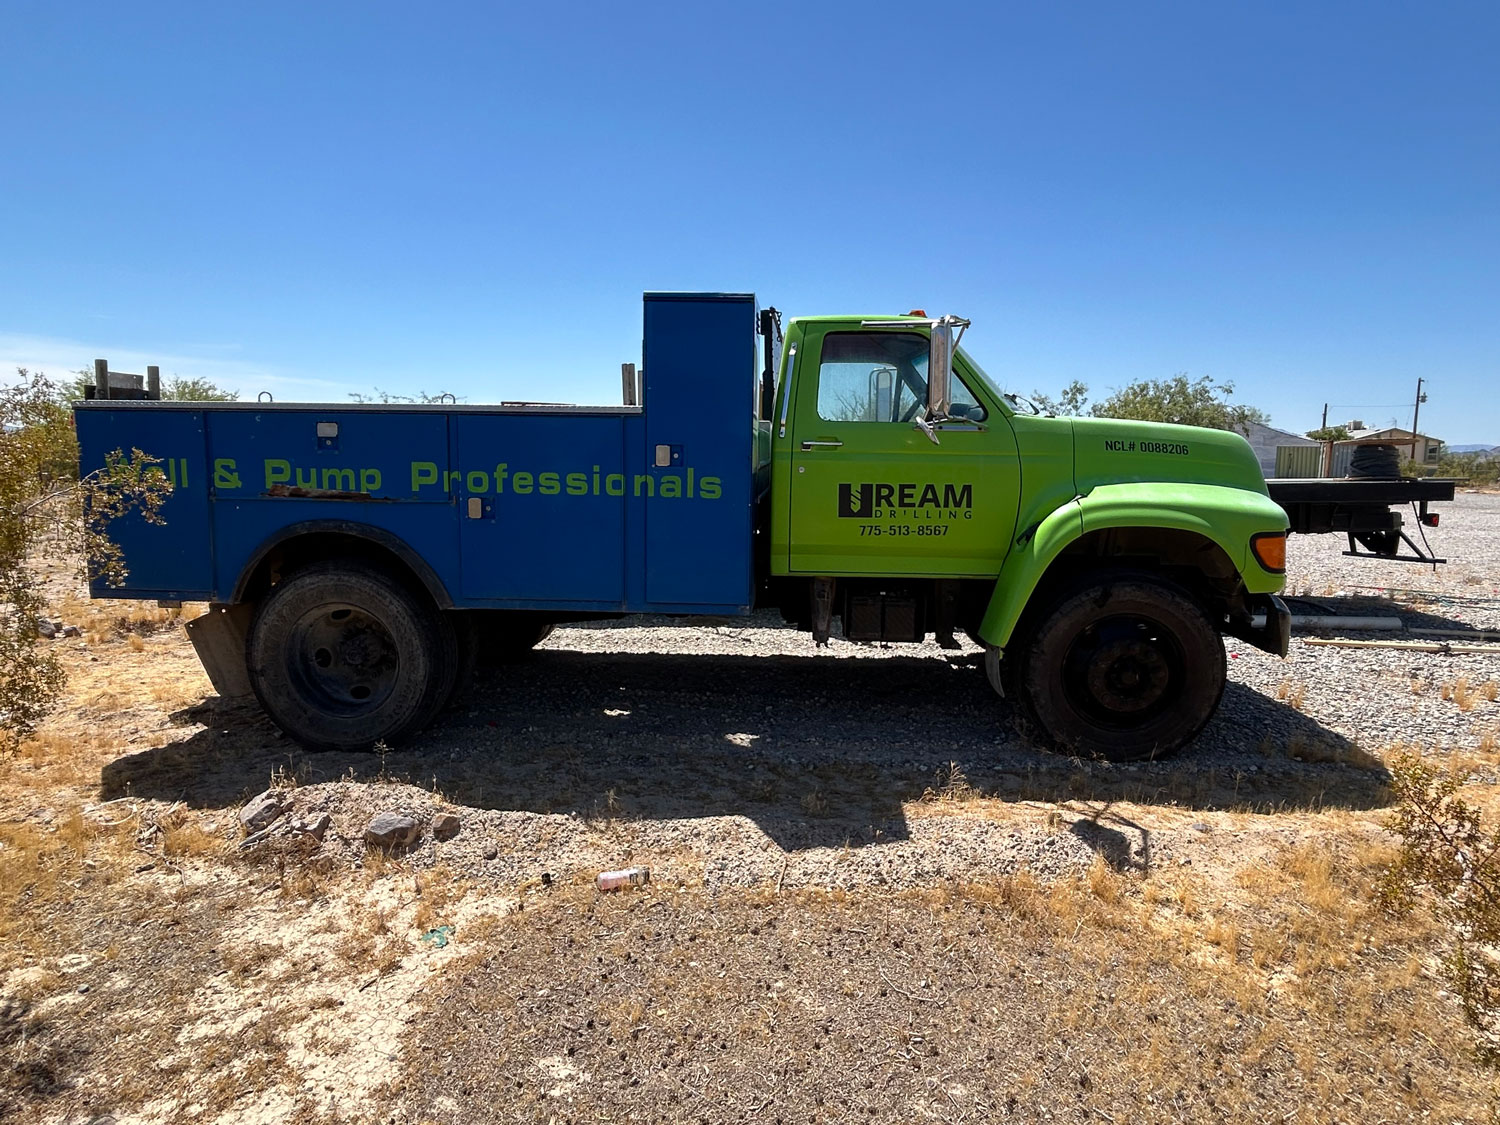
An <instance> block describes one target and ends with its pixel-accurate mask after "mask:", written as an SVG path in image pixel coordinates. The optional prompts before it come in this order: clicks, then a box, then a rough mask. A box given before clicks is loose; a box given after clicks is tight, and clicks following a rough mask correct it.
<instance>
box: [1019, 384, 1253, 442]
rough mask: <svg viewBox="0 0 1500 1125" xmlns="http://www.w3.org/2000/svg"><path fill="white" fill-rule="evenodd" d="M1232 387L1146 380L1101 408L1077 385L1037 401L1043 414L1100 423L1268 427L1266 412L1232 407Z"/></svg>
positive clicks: (1037, 396) (1244, 430)
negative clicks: (1120, 420)
mask: <svg viewBox="0 0 1500 1125" xmlns="http://www.w3.org/2000/svg"><path fill="white" fill-rule="evenodd" d="M1233 394H1234V384H1233V383H1216V382H1214V381H1213V379H1211V378H1209V377H1208V376H1207V375H1204V376H1201V377H1200V378H1197V379H1189V378H1188V376H1187V375H1186V374H1185V373H1179V374H1176V375H1173V376H1172V377H1171V378H1170V379H1143V380H1142V381H1140V382H1138V383H1131V384H1130V385H1129V386H1127V387H1121V388H1120V389H1119V390H1117V391H1115V392H1114V393H1113V394H1111V395H1110V396H1109V397H1108V398H1106V399H1105V400H1104V401H1102V402H1096V403H1093V404H1092V405H1091V404H1090V403H1089V401H1088V395H1089V388H1088V385H1087V384H1085V383H1081V382H1079V381H1078V380H1076V379H1075V380H1074V381H1073V382H1071V383H1069V384H1068V386H1067V387H1066V388H1065V389H1064V390H1063V391H1062V393H1061V394H1060V395H1058V397H1057V398H1055V399H1054V398H1052V397H1051V396H1049V395H1044V394H1041V393H1040V392H1038V393H1037V394H1034V395H1032V396H1031V397H1032V400H1033V401H1034V402H1035V403H1036V404H1037V407H1038V408H1039V409H1040V410H1041V411H1042V412H1043V413H1044V414H1071V415H1082V414H1085V413H1087V414H1091V415H1093V416H1094V417H1095V418H1133V419H1135V420H1137V421H1141V422H1175V423H1176V424H1178V425H1180V426H1203V427H1206V428H1208V429H1211V430H1234V431H1236V432H1238V433H1242V434H1243V433H1248V432H1249V429H1250V423H1252V422H1257V423H1260V424H1261V425H1265V424H1267V423H1269V422H1270V420H1271V418H1270V415H1268V414H1267V413H1266V412H1265V411H1264V410H1257V409H1256V408H1255V407H1253V406H1247V405H1245V404H1244V403H1239V402H1231V401H1230V398H1231V396H1232V395H1233Z"/></svg>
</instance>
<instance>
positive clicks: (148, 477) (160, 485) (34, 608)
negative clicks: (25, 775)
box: [0, 368, 172, 748]
mask: <svg viewBox="0 0 1500 1125" xmlns="http://www.w3.org/2000/svg"><path fill="white" fill-rule="evenodd" d="M17 375H18V378H17V381H16V382H14V383H12V384H10V385H8V386H5V387H3V388H0V748H3V747H8V746H14V745H15V743H16V742H17V741H18V740H20V739H22V738H24V737H26V736H27V735H29V734H31V732H32V731H33V730H35V729H36V724H37V722H38V721H40V719H41V718H42V716H43V715H45V714H46V713H47V711H48V710H49V709H50V708H51V707H52V705H53V703H54V702H55V701H56V699H57V695H58V693H59V692H60V691H61V690H62V686H63V672H62V668H61V666H60V665H59V664H58V662H57V658H56V657H55V656H54V655H53V654H52V653H51V652H50V651H48V650H47V649H45V648H41V647H39V646H38V645H37V624H38V622H39V620H40V618H41V616H42V611H43V609H44V608H45V606H44V604H43V598H42V594H41V591H39V590H38V589H37V586H36V579H35V576H34V575H33V574H32V572H31V568H30V565H29V564H30V562H31V560H32V558H33V556H34V555H35V554H36V553H37V552H38V551H39V550H42V549H43V548H44V547H45V548H47V549H53V548H56V549H57V550H59V551H65V552H70V553H74V552H76V553H77V555H78V556H79V557H80V558H81V559H83V560H85V562H86V564H87V565H88V566H91V567H93V568H95V572H96V573H99V574H102V575H104V576H105V578H106V579H108V580H110V581H114V582H118V581H120V580H121V579H122V578H123V577H124V574H125V560H124V559H123V557H122V556H121V554H120V551H119V548H118V547H117V546H116V545H115V544H114V543H113V542H112V541H111V540H110V538H109V534H108V532H109V525H110V522H111V521H112V520H114V519H117V518H119V517H120V516H121V515H123V514H124V513H126V512H128V511H139V512H141V513H143V514H144V515H145V517H146V518H147V519H148V520H153V521H156V522H159V521H160V520H161V505H162V502H163V501H164V500H165V499H166V497H167V495H168V494H169V493H170V492H171V490H172V486H171V484H170V483H168V481H167V479H166V478H165V477H164V476H163V475H162V473H161V470H160V469H158V468H156V467H155V458H152V457H148V456H146V455H145V454H143V453H142V452H141V451H140V450H138V449H137V450H132V451H131V453H130V454H129V455H128V456H127V455H125V454H124V453H123V452H121V451H118V450H117V451H116V452H115V453H114V454H112V455H111V456H110V458H109V459H108V464H106V466H105V467H104V468H103V469H102V470H100V471H99V472H97V473H91V474H90V475H89V476H88V477H87V478H85V479H84V480H81V481H80V480H79V479H78V441H77V438H76V437H75V435H74V433H73V426H72V419H71V418H70V417H69V412H68V409H67V407H65V406H63V405H61V396H60V394H59V389H58V387H57V386H56V385H55V384H54V383H52V382H51V381H50V380H49V379H48V378H47V377H46V376H45V375H43V374H41V373H40V372H38V373H36V374H33V373H31V372H30V371H27V370H26V369H25V368H20V369H18V370H17Z"/></svg>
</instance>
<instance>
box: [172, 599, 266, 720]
mask: <svg viewBox="0 0 1500 1125" xmlns="http://www.w3.org/2000/svg"><path fill="white" fill-rule="evenodd" d="M254 610H255V607H254V606H252V605H248V604H242V605H220V604H217V603H215V604H213V605H210V606H209V607H208V612H207V613H205V614H204V615H203V616H202V617H195V618H194V619H193V620H191V621H189V622H187V623H186V624H185V625H184V626H183V628H184V629H186V630H187V635H188V640H190V641H192V642H193V651H194V652H196V653H197V654H198V662H199V663H200V664H202V665H203V670H204V671H205V672H207V673H208V678H209V680H211V681H212V682H213V685H214V691H216V692H218V693H219V698H220V699H243V698H244V697H245V696H248V695H250V694H252V692H251V688H250V673H249V672H248V670H247V669H246V667H245V636H246V634H248V633H249V631H250V618H251V616H252V615H253V613H254Z"/></svg>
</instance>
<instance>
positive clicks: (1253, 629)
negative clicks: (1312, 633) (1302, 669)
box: [1228, 594, 1292, 657]
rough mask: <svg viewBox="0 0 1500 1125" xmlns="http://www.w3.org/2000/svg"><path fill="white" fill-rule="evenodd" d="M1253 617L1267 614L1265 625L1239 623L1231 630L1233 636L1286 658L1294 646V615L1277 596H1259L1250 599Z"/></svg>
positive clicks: (1263, 650) (1246, 622)
mask: <svg viewBox="0 0 1500 1125" xmlns="http://www.w3.org/2000/svg"><path fill="white" fill-rule="evenodd" d="M1249 608H1250V612H1251V614H1252V615H1253V617H1259V616H1260V615H1261V614H1265V624H1263V625H1255V624H1253V621H1239V622H1236V623H1234V624H1233V625H1232V626H1231V627H1230V628H1229V630H1228V631H1229V633H1230V635H1231V636H1235V637H1239V638H1240V640H1242V641H1248V642H1249V643H1250V644H1252V645H1254V646H1255V647H1256V648H1258V649H1260V650H1261V651H1262V652H1269V653H1271V654H1273V655H1275V656H1281V657H1285V656H1286V654H1287V650H1288V649H1290V648H1291V646H1292V614H1291V611H1290V610H1289V609H1287V607H1286V603H1285V602H1283V601H1282V600H1281V599H1280V598H1278V597H1277V596H1276V595H1275V594H1257V595H1256V596H1255V597H1253V598H1250V599H1249Z"/></svg>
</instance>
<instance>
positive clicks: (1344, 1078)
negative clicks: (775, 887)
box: [401, 834, 1495, 1122]
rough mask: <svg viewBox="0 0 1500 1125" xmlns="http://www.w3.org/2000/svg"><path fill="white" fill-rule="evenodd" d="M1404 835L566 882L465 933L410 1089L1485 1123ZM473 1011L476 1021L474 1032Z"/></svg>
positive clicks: (484, 1101) (984, 1112) (605, 1098)
mask: <svg viewBox="0 0 1500 1125" xmlns="http://www.w3.org/2000/svg"><path fill="white" fill-rule="evenodd" d="M1389 853H1390V845H1389V844H1388V843H1386V842H1385V841H1384V839H1383V838H1382V837H1377V836H1364V835H1358V834H1356V835H1352V836H1350V837H1349V838H1347V839H1344V840H1342V841H1322V842H1320V843H1313V842H1307V843H1304V844H1301V845H1297V846H1293V847H1290V848H1287V849H1285V850H1284V851H1283V852H1281V853H1280V854H1279V855H1278V856H1277V857H1276V858H1275V859H1274V861H1273V862H1270V863H1268V864H1261V865H1254V866H1251V867H1249V868H1247V869H1246V870H1245V871H1244V873H1243V874H1242V875H1241V876H1240V877H1239V878H1237V879H1233V880H1230V881H1229V882H1228V883H1227V884H1224V883H1220V882H1215V881H1209V882H1205V881H1203V880H1202V879H1201V877H1199V876H1198V875H1197V874H1196V873H1195V872H1193V871H1191V870H1179V869H1175V868H1174V869H1171V870H1170V871H1164V872H1159V873H1156V874H1152V875H1150V876H1148V877H1146V878H1144V879H1142V878H1140V877H1137V876H1129V875H1122V874H1120V873H1119V872H1117V871H1115V870H1114V869H1113V868H1111V867H1109V865H1108V864H1106V863H1104V862H1103V860H1102V859H1101V860H1098V861H1096V862H1095V863H1094V864H1093V865H1092V866H1091V867H1090V868H1089V869H1088V870H1086V871H1085V872H1083V873H1081V874H1080V875H1078V876H1077V877H1074V878H1067V879H1062V880H1057V881H1055V882H1051V883H1047V882H1043V881H1041V880H1038V879H1036V878H1035V877H1034V876H1032V875H1030V874H1029V873H1027V872H1024V871H1023V872H1020V873H1018V874H1016V875H1014V876H1012V877H1008V878H1001V879H997V880H994V881H991V882H987V883H976V884H945V885H942V886H937V887H930V888H925V889H919V890H910V891H904V892H901V893H898V894H896V895H894V896H889V895H878V894H873V893H868V892H852V893H846V892H842V891H811V890H809V891H799V892H796V893H787V894H783V895H777V894H776V893H774V891H772V890H771V889H770V888H756V889H751V890H748V891H743V892H739V891H735V892H729V891H723V892H720V893H718V894H715V895H712V896H709V895H705V894H696V893H695V894H689V895H685V896H684V895H679V894H675V893H671V892H666V893H663V892H660V891H658V890H656V889H655V888H650V889H643V890H642V891H641V892H639V893H636V894H632V895H630V896H617V897H613V898H609V899H601V898H599V897H598V896H595V895H593V894H592V893H591V892H590V891H589V890H588V889H586V888H582V887H562V888H559V889H558V890H557V891H556V892H555V893H554V894H553V896H552V897H551V898H550V899H549V900H547V901H544V902H541V903H539V904H538V905H537V906H536V907H535V908H529V909H528V910H527V911H525V912H524V913H523V914H519V915H513V916H512V917H510V918H508V919H505V920H504V921H503V922H499V923H495V924H494V925H493V927H492V928H491V929H490V930H489V931H488V932H486V933H485V934H484V935H483V937H481V938H473V935H470V937H471V940H474V941H475V945H474V949H475V952H474V953H473V954H472V956H471V959H470V960H469V961H468V963H467V965H466V966H465V967H464V968H462V969H460V970H459V971H458V972H456V973H455V974H453V975H451V976H449V977H447V978H445V980H444V981H443V982H442V983H441V984H440V985H439V986H438V987H437V989H436V990H435V992H434V994H433V996H432V997H431V1008H430V1010H429V1012H428V1014H427V1016H425V1017H424V1019H423V1020H422V1021H420V1022H419V1024H418V1025H417V1027H416V1028H415V1029H414V1037H415V1038H414V1043H413V1046H412V1049H411V1050H410V1051H409V1052H408V1054H407V1060H408V1064H409V1068H410V1069H409V1071H408V1073H407V1075H406V1076H405V1077H404V1078H403V1080H402V1087H403V1090H404V1092H405V1096H407V1097H409V1098H410V1099H411V1100H409V1101H406V1102H404V1103H401V1108H402V1110H403V1111H404V1112H406V1113H408V1114H409V1115H411V1116H418V1117H419V1116H421V1115H422V1113H423V1111H424V1109H426V1108H427V1107H428V1106H429V1105H430V1104H431V1103H429V1102H427V1101H425V1100H424V1099H426V1098H429V1097H434V1096H437V1095H438V1094H447V1095H448V1096H450V1097H452V1096H459V1095H455V1094H454V1093H453V1086H452V1079H451V1075H452V1074H453V1073H456V1072H459V1071H461V1072H463V1073H464V1074H465V1075H466V1079H465V1081H464V1083H463V1093H462V1096H461V1097H460V1102H461V1106H462V1110H461V1112H462V1115H463V1116H464V1117H465V1119H467V1120H473V1121H488V1120H500V1119H505V1118H503V1115H501V1113H500V1111H498V1110H496V1109H495V1108H493V1107H496V1106H500V1105H505V1106H506V1107H507V1110H506V1112H508V1113H510V1114H511V1115H512V1116H519V1117H522V1118H528V1117H532V1116H536V1115H537V1113H543V1115H544V1110H545V1107H546V1104H547V1103H546V1101H545V1091H537V1092H535V1093H533V1092H532V1091H533V1086H532V1085H531V1084H530V1083H528V1082H527V1076H528V1075H529V1074H534V1073H535V1072H534V1070H533V1069H531V1068H532V1067H533V1066H534V1060H536V1059H538V1058H541V1057H553V1058H558V1059H563V1060H565V1061H566V1062H567V1064H568V1066H570V1067H572V1068H574V1069H575V1070H576V1071H578V1072H591V1073H594V1074H600V1075H607V1074H615V1073H619V1074H635V1075H639V1074H643V1073H649V1074H650V1082H649V1083H642V1084H641V1085H640V1086H630V1085H627V1084H622V1083H616V1082H611V1081H608V1080H597V1081H592V1082H580V1083H575V1084H572V1085H569V1086H568V1087H567V1089H568V1096H569V1098H570V1111H571V1112H572V1113H574V1114H575V1115H576V1116H578V1117H579V1118H593V1119H612V1118H615V1117H620V1116H624V1115H626V1114H627V1113H633V1114H635V1115H637V1116H651V1117H656V1118H661V1119H678V1118H682V1117H691V1118H693V1119H698V1118H699V1117H702V1118H703V1119H706V1120H710V1121H728V1120H743V1119H745V1118H746V1117H747V1116H758V1115H761V1114H764V1115H767V1116H768V1117H775V1116H780V1117H781V1118H782V1119H783V1120H804V1119H813V1118H816V1117H824V1116H832V1117H834V1118H837V1117H838V1116H839V1115H844V1116H846V1117H850V1118H854V1119H877V1120H880V1119H916V1118H917V1117H919V1116H920V1106H922V1105H924V1104H927V1105H930V1104H936V1105H938V1106H939V1107H940V1108H941V1109H942V1110H943V1113H941V1114H938V1115H936V1116H939V1117H947V1118H950V1119H953V1120H958V1119H960V1118H963V1117H965V1116H968V1117H971V1118H972V1119H974V1120H985V1119H999V1118H1003V1117H1005V1116H1007V1115H1009V1116H1017V1115H1020V1116H1025V1117H1029V1118H1035V1119H1043V1118H1045V1119H1051V1120H1059V1121H1077V1122H1082V1121H1084V1120H1122V1121H1123V1120H1164V1119H1170V1120H1214V1121H1233V1122H1252V1121H1255V1122H1258V1121H1264V1120H1282V1119H1289V1120H1307V1121H1309V1122H1311V1121H1314V1120H1323V1119H1325V1118H1326V1117H1327V1116H1328V1114H1329V1112H1330V1111H1332V1110H1336V1109H1337V1108H1338V1107H1346V1108H1348V1109H1349V1112H1350V1114H1351V1117H1350V1119H1351V1120H1354V1119H1357V1120H1362V1121H1374V1120H1385V1121H1396V1120H1403V1121H1404V1120H1411V1119H1417V1118H1421V1117H1429V1118H1430V1119H1432V1120H1451V1121H1477V1120H1488V1118H1489V1114H1490V1112H1491V1110H1492V1109H1493V1108H1494V1107H1495V1101H1494V1081H1493V1076H1492V1075H1490V1074H1489V1073H1488V1072H1486V1071H1485V1070H1483V1069H1482V1068H1481V1067H1478V1066H1477V1065H1475V1064H1474V1063H1473V1061H1472V1060H1471V1059H1470V1058H1468V1057H1467V1056H1466V1055H1465V1054H1464V1049H1463V1043H1462V1036H1461V1034H1458V1029H1457V1026H1456V1012H1455V1011H1454V1010H1453V1009H1454V1005H1453V1003H1452V1001H1451V999H1447V998H1444V997H1442V996H1441V994H1440V993H1439V992H1438V990H1437V989H1436V988H1435V985H1434V981H1433V978H1432V975H1431V974H1432V965H1431V955H1432V951H1433V949H1434V944H1433V939H1434V936H1435V935H1434V934H1433V932H1432V930H1431V928H1430V927H1431V923H1430V921H1429V920H1426V919H1420V918H1419V919H1414V920H1406V921H1403V922H1401V923H1399V924H1398V923H1396V922H1395V921H1393V920H1392V919H1390V918H1387V917H1386V916H1385V915H1384V914H1383V913H1382V912H1381V910H1380V908H1379V906H1378V904H1377V903H1376V902H1375V901H1374V899H1373V897H1372V896H1373V886H1374V883H1375V881H1376V876H1377V874H1378V872H1379V871H1380V870H1381V869H1382V867H1383V865H1384V863H1385V862H1387V860H1388V859H1389ZM454 1011H472V1012H473V1013H474V1014H476V1015H477V1016H478V1017H479V1018H478V1019H477V1020H475V1021H472V1022H469V1023H467V1024H466V1025H465V1028H464V1029H463V1031H462V1032H461V1033H460V1032H458V1031H457V1029H455V1028H454V1027H453V1026H452V1015H451V1014H452V1013H453V1012H454ZM872 1012H878V1013H879V1018H877V1019H871V1018H870V1013H872ZM1126 1040H1128V1041H1129V1042H1130V1044H1131V1045H1132V1047H1131V1049H1129V1050H1122V1049H1120V1044H1121V1043H1122V1041H1126ZM726 1052H727V1054H726ZM725 1058H732V1059H733V1060H734V1062H735V1063H736V1066H735V1067H734V1068H733V1069H732V1070H730V1069H729V1068H726V1067H724V1066H723V1063H722V1060H724V1059H725ZM714 1060H720V1061H719V1062H718V1064H717V1065H716V1064H715V1061H714ZM481 1063H482V1065H481ZM455 1067H456V1068H457V1071H455V1070H454V1068H455ZM746 1076H752V1077H749V1078H748V1079H747V1077H746ZM1391 1076H1396V1077H1394V1078H1392V1077H1391ZM866 1079H875V1080H876V1081H875V1082H874V1083H867V1082H866ZM943 1091H947V1093H946V1094H945V1093H944V1092H943ZM933 1093H936V1094H937V1096H938V1099H939V1100H938V1101H937V1102H936V1103H932V1102H929V1101H928V1100H927V1099H928V1098H929V1097H930V1096H931V1095H932V1094H933ZM1007 1106H1009V1109H1007V1108H1006V1107H1007ZM1289 1109H1290V1110H1291V1111H1292V1112H1291V1116H1290V1117H1287V1112H1288V1110H1289ZM534 1111H535V1112H534ZM752 1111H754V1112H753V1113H752ZM1299 1113H1300V1116H1299ZM872 1115H873V1116H872Z"/></svg>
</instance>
